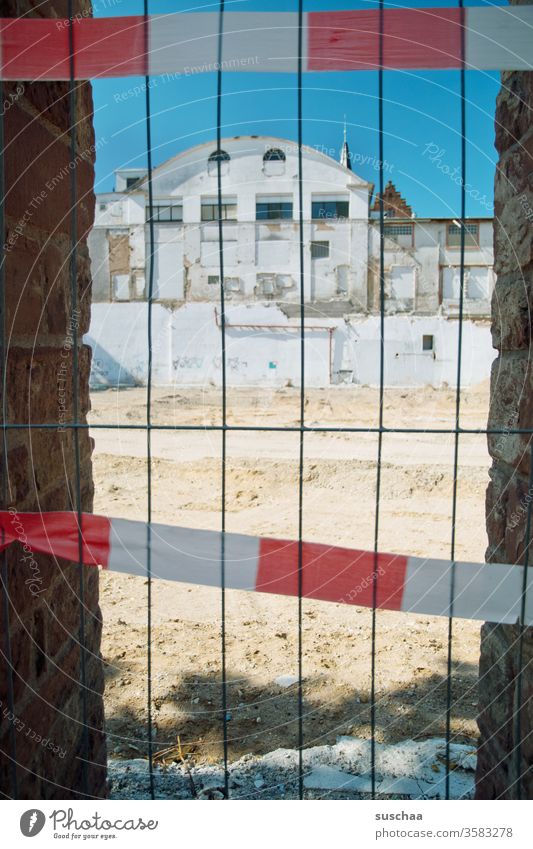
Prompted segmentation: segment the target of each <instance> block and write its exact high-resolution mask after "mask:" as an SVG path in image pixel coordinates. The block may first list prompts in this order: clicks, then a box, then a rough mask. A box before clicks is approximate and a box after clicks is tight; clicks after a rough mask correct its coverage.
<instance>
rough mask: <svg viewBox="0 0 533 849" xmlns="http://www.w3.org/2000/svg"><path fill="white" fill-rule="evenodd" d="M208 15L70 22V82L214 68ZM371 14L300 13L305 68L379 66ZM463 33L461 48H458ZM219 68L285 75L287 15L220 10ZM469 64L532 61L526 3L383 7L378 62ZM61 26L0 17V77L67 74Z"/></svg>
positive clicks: (290, 15) (214, 31)
mask: <svg viewBox="0 0 533 849" xmlns="http://www.w3.org/2000/svg"><path fill="white" fill-rule="evenodd" d="M218 26H219V15H218V13H217V12H190V13H172V14H167V15H152V16H150V17H149V18H148V19H145V18H144V17H143V16H141V15H139V16H130V17H116V18H82V17H80V18H79V19H74V22H73V41H74V68H75V77H76V79H90V78H95V77H127V76H136V75H141V76H144V75H145V74H150V75H158V74H186V75H188V74H193V73H201V72H202V71H213V70H216V69H217V68H218V64H217V62H218ZM379 30H380V16H379V11H378V10H375V9H370V10H366V9H365V10H360V9H358V10H345V11H325V12H307V13H305V14H304V16H303V68H304V70H305V71H357V70H375V69H376V68H378V67H379V40H380V39H379ZM463 32H464V51H465V55H464V57H463V56H462V50H463ZM222 44H223V56H222V67H223V69H224V70H226V71H270V72H289V73H295V72H296V71H297V67H298V50H297V44H298V14H297V13H296V12H228V13H226V15H225V16H224V33H223V41H222ZM463 58H464V63H465V67H466V68H468V69H479V70H523V69H529V68H533V6H512V7H508V6H495V7H487V6H483V7H469V8H466V9H386V10H385V11H384V13H383V67H385V68H388V69H401V68H410V69H417V68H418V69H422V68H423V69H438V68H441V69H444V68H448V69H449V68H460V67H461V65H462V60H463ZM69 76H70V66H69V25H68V21H66V20H54V19H51V18H3V19H0V78H1V79H5V80H28V79H31V80H65V79H69Z"/></svg>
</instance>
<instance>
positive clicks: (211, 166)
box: [207, 150, 231, 176]
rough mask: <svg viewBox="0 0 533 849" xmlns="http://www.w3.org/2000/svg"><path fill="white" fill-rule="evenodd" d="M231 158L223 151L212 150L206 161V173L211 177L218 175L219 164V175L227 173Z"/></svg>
mask: <svg viewBox="0 0 533 849" xmlns="http://www.w3.org/2000/svg"><path fill="white" fill-rule="evenodd" d="M230 160H231V157H230V155H229V153H226V151H225V150H214V151H213V153H212V154H211V155H210V157H209V159H208V160H207V173H208V174H210V175H211V176H213V175H215V174H218V163H219V162H220V173H221V174H228V173H229V163H230Z"/></svg>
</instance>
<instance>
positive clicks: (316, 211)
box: [311, 200, 350, 220]
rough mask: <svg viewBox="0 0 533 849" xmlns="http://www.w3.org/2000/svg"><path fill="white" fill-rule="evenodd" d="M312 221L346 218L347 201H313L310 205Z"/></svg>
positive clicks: (348, 206)
mask: <svg viewBox="0 0 533 849" xmlns="http://www.w3.org/2000/svg"><path fill="white" fill-rule="evenodd" d="M311 207H312V211H311V215H312V217H313V219H314V220H320V219H324V218H325V219H331V218H348V214H349V209H350V202H349V201H347V200H314V201H312V204H311Z"/></svg>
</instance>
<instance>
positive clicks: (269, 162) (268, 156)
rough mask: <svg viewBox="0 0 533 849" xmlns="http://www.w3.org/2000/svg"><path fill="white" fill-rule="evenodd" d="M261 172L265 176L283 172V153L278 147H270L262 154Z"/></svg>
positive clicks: (273, 175)
mask: <svg viewBox="0 0 533 849" xmlns="http://www.w3.org/2000/svg"><path fill="white" fill-rule="evenodd" d="M263 172H264V173H265V175H266V176H267V177H275V176H279V175H281V174H284V173H285V154H284V153H283V151H282V150H280V149H279V147H271V148H270V150H267V152H266V153H265V155H264V156H263Z"/></svg>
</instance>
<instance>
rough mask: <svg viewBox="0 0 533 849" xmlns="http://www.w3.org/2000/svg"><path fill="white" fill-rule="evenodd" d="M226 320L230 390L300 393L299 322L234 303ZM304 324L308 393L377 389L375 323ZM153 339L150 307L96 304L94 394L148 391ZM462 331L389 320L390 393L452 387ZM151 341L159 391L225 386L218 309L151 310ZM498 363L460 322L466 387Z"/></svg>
mask: <svg viewBox="0 0 533 849" xmlns="http://www.w3.org/2000/svg"><path fill="white" fill-rule="evenodd" d="M226 321H227V327H226V363H227V377H228V382H229V384H230V385H233V386H250V385H268V386H284V385H287V384H288V383H291V384H293V385H295V386H296V385H299V383H300V333H299V327H298V324H297V322H296V321H294V320H289V319H287V317H286V316H285V314H284V313H283V312H281V310H280V309H279V308H278V307H277V306H276V305H275V304H252V305H238V306H232V305H231V304H230V305H228V307H227V311H226ZM306 324H308V327H309V328H311V327H313V326H314V327H315V328H316V329H315V330H311V329H307V330H306V335H305V369H306V372H305V383H306V385H308V386H310V387H321V386H328V385H329V384H330V383H360V384H369V385H377V384H378V383H379V327H380V324H379V317H375V316H371V317H365V318H359V317H354V318H350V320H344V319H342V318H341V319H332V318H324V319H323V320H309V322H308V323H307V322H306ZM234 325H241V326H240V327H235V326H234ZM242 325H244V327H243V326H242ZM328 327H331V328H332V333H331V334H330V332H329V331H328ZM284 328H287V329H284ZM289 328H291V329H289ZM147 330H148V305H147V304H146V303H144V302H136V303H100V304H93V307H92V320H91V328H90V332H89V334H88V335H87V336H86V339H85V341H86V342H87V343H88V344H89V345H90V346H91V347H92V349H93V367H92V372H91V385H92V386H93V387H99V386H100V387H103V386H118V385H123V386H133V385H143V384H145V383H146V379H147V371H148V345H147ZM458 330H459V324H458V322H457V321H454V320H447V319H445V318H443V317H441V316H434V317H423V316H390V317H387V318H386V321H385V383H386V385H388V386H417V385H424V384H430V385H433V386H441V385H443V384H445V383H446V384H449V385H450V386H454V385H455V383H456V377H457V334H458ZM330 335H331V344H330ZM424 335H428V336H432V337H433V345H434V349H433V351H423V349H422V337H423V336H424ZM152 338H153V383H154V385H156V386H158V385H159V386H167V385H174V384H185V385H202V384H213V385H217V386H219V385H220V384H221V381H222V368H221V330H220V327H219V326H218V325H217V317H216V314H215V308H214V306H213V305H212V304H206V303H190V304H186V305H184V306H182V307H180V308H179V309H175V310H172V309H170V308H167V307H165V306H163V305H162V304H158V303H156V304H153V306H152ZM494 355H495V352H494V351H493V349H492V346H491V337H490V329H489V324H488V322H487V323H485V322H483V323H481V322H476V323H475V322H472V321H469V320H466V321H464V322H463V360H462V376H461V382H462V383H463V384H464V385H465V386H468V385H470V384H473V383H478V382H480V381H481V380H484V379H485V378H487V377H488V376H489V373H490V366H491V362H492V360H493V359H494Z"/></svg>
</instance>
